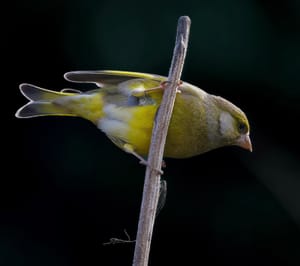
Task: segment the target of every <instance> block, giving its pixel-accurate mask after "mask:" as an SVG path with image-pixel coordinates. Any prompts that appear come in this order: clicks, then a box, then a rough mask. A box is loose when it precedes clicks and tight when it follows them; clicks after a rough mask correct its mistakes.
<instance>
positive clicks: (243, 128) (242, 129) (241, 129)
mask: <svg viewBox="0 0 300 266" xmlns="http://www.w3.org/2000/svg"><path fill="white" fill-rule="evenodd" d="M238 129H239V132H240V133H242V134H244V133H246V132H247V126H246V124H244V123H239V125H238Z"/></svg>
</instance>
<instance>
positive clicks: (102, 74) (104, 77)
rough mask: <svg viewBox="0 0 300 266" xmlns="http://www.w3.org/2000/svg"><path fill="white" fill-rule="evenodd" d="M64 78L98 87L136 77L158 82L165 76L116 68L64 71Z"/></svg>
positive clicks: (164, 78)
mask: <svg viewBox="0 0 300 266" xmlns="http://www.w3.org/2000/svg"><path fill="white" fill-rule="evenodd" d="M64 78H65V79H66V80H68V81H71V82H78V83H96V84H97V85H98V86H100V87H103V86H104V85H116V84H119V83H120V82H124V81H127V80H130V79H136V78H142V79H150V80H155V81H159V82H161V81H164V80H166V79H167V77H164V76H160V75H155V74H147V73H140V72H129V71H118V70H99V71H72V72H67V73H65V75H64Z"/></svg>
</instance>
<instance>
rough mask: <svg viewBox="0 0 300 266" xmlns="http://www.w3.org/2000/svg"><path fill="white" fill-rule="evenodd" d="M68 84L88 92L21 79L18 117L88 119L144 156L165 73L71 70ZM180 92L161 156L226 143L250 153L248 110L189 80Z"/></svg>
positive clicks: (122, 145) (186, 154) (179, 155)
mask: <svg viewBox="0 0 300 266" xmlns="http://www.w3.org/2000/svg"><path fill="white" fill-rule="evenodd" d="M64 78H65V79H66V80H67V81H70V82H76V83H93V84H95V85H96V87H95V89H93V90H89V91H86V92H83V91H80V90H75V89H68V88H66V89H63V90H61V91H53V90H48V89H44V88H41V87H38V86H35V85H32V84H28V83H22V84H20V86H19V89H20V91H21V93H22V94H23V95H24V96H25V97H26V98H27V99H28V100H29V102H28V103H27V104H25V105H24V106H22V107H21V108H20V109H19V110H18V111H17V112H16V114H15V116H16V117H17V118H32V117H39V116H76V117H81V118H84V119H87V120H89V121H91V122H92V123H93V124H94V125H95V126H96V127H97V128H98V129H100V130H101V131H102V132H104V133H105V134H106V135H107V137H108V138H109V139H110V140H111V141H112V142H113V143H114V144H115V145H117V146H118V147H119V148H121V149H122V150H123V151H125V152H127V153H130V154H133V155H134V156H136V157H137V158H139V159H140V160H144V159H145V158H147V154H148V151H149V146H150V139H151V133H152V128H153V125H154V123H155V118H156V113H157V110H158V108H159V106H160V103H161V100H162V96H163V92H164V90H165V89H166V84H167V82H168V81H167V77H164V76H160V75H156V74H148V73H140V72H128V71H118V70H97V71H71V72H67V73H65V75H64ZM177 91H178V93H177V95H176V100H175V104H174V109H173V113H172V117H171V121H170V125H169V129H168V134H167V139H166V146H165V150H164V158H189V157H193V156H196V155H199V154H203V153H205V152H208V151H211V150H214V149H217V148H221V147H224V146H232V145H235V146H239V147H241V148H243V149H246V150H249V151H252V144H251V140H250V126H249V121H248V119H247V116H246V114H245V113H244V112H243V111H242V110H241V109H240V108H238V107H237V106H235V105H234V104H233V103H231V102H230V101H228V100H226V99H224V98H222V97H220V96H215V95H213V94H209V93H207V92H205V91H204V90H202V89H200V88H199V87H197V86H194V85H192V84H190V83H187V82H183V81H182V82H180V83H179V84H178V89H177Z"/></svg>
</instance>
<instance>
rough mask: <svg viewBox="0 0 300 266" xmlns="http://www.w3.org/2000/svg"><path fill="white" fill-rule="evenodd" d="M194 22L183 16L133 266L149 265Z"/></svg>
mask: <svg viewBox="0 0 300 266" xmlns="http://www.w3.org/2000/svg"><path fill="white" fill-rule="evenodd" d="M190 25H191V20H190V18H189V17H187V16H182V17H180V18H179V20H178V26H177V35H176V42H175V48H174V52H173V58H172V63H171V67H170V70H169V76H168V82H167V87H166V89H165V91H164V95H163V99H162V102H161V105H160V107H159V110H158V113H157V116H156V120H155V122H154V127H153V131H152V138H151V145H150V150H149V156H148V165H147V168H146V173H145V183H144V191H143V199H142V204H141V210H140V217H139V224H138V231H137V237H136V244H135V250H134V258H133V266H147V265H148V259H149V253H150V245H151V239H152V232H153V226H154V221H155V214H156V209H157V202H158V198H159V187H160V169H161V166H162V159H163V153H164V147H165V143H166V137H167V132H168V127H169V123H170V119H171V116H172V111H173V107H174V103H175V97H176V93H177V88H178V86H179V83H180V77H181V73H182V69H183V65H184V60H185V55H186V51H187V45H188V38H189V32H190Z"/></svg>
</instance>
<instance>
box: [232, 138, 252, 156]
mask: <svg viewBox="0 0 300 266" xmlns="http://www.w3.org/2000/svg"><path fill="white" fill-rule="evenodd" d="M236 144H237V145H238V146H240V147H241V148H243V149H246V150H248V151H250V152H252V144H251V140H250V137H249V133H247V134H244V135H241V136H240V137H239V138H238V140H237V143H236Z"/></svg>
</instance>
